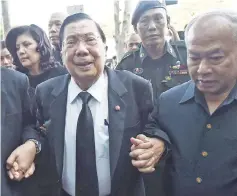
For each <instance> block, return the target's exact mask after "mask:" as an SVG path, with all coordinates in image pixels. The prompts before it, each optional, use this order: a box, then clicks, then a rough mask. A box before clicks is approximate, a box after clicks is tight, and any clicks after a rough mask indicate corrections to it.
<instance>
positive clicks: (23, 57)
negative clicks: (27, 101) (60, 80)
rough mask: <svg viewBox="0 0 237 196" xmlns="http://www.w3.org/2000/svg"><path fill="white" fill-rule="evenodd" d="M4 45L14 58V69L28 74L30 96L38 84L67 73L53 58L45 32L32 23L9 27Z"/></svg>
mask: <svg viewBox="0 0 237 196" xmlns="http://www.w3.org/2000/svg"><path fill="white" fill-rule="evenodd" d="M6 46H7V48H8V50H9V52H10V53H11V55H12V57H13V59H14V64H15V65H16V70H18V71H20V72H22V73H25V74H27V75H28V77H29V82H30V86H31V90H30V94H31V96H34V90H35V88H36V86H37V85H38V84H40V83H42V82H44V81H46V80H48V79H50V78H53V77H56V76H59V75H63V74H66V73H67V71H66V69H65V68H64V67H63V66H62V65H61V64H60V63H59V62H56V61H55V60H54V58H53V54H52V48H51V45H50V42H49V39H48V37H47V35H46V33H45V32H44V31H43V30H42V29H41V28H40V27H38V26H36V25H34V24H32V25H29V26H27V25H26V26H19V27H16V28H13V29H11V30H10V31H9V33H8V34H7V37H6Z"/></svg>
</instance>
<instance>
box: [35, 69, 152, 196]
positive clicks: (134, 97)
mask: <svg viewBox="0 0 237 196" xmlns="http://www.w3.org/2000/svg"><path fill="white" fill-rule="evenodd" d="M106 70H107V74H108V102H109V141H110V172H111V180H112V183H111V186H112V187H111V195H113V196H144V195H145V193H144V185H143V180H142V177H141V174H140V173H139V171H138V170H137V169H136V168H135V167H133V166H132V164H131V158H130V157H129V152H130V147H131V142H130V138H131V137H136V136H137V135H138V134H139V133H141V132H142V130H143V128H144V125H145V124H146V123H147V118H148V114H149V113H150V112H151V110H152V108H153V102H152V88H151V85H150V83H149V82H148V81H146V80H144V79H142V78H141V77H138V76H136V75H134V74H132V73H129V72H127V71H115V70H112V69H109V68H107V69H106ZM69 80H70V76H69V75H65V76H59V77H57V78H53V79H50V80H48V81H46V82H44V83H42V84H40V85H39V86H38V87H37V89H36V101H37V106H38V115H37V116H38V121H39V123H40V124H43V123H45V122H50V123H48V124H49V126H48V130H47V140H48V143H49V149H50V155H49V156H48V158H47V161H48V162H49V159H51V160H50V162H51V163H53V165H55V169H56V171H55V172H53V170H52V169H51V171H50V172H49V171H48V172H49V173H51V175H50V177H49V175H47V178H48V182H46V181H44V187H45V186H46V184H47V183H51V185H50V186H51V188H52V187H53V186H55V187H56V189H54V191H55V190H56V192H54V193H53V194H54V195H59V194H60V193H59V192H60V189H61V178H62V169H63V153H64V128H65V114H66V103H67V87H68V81H69ZM117 105H119V106H120V108H121V109H120V111H116V110H115V106H117ZM41 173H43V172H41ZM49 178H50V179H49ZM49 181H51V182H49ZM50 186H49V187H50ZM42 187H43V186H42ZM51 194H52V193H51Z"/></svg>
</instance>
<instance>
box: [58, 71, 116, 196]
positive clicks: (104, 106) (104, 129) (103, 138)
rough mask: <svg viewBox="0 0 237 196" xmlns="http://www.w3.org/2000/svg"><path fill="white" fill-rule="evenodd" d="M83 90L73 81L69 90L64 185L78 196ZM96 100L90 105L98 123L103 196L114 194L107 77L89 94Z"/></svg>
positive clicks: (102, 77)
mask: <svg viewBox="0 0 237 196" xmlns="http://www.w3.org/2000/svg"><path fill="white" fill-rule="evenodd" d="M80 92H82V90H81V89H80V87H79V86H78V85H77V84H76V83H75V81H74V79H73V78H71V81H70V82H69V86H68V95H67V112H66V122H65V141H64V164H63V175H62V185H63V189H64V190H65V191H66V192H67V193H68V194H70V195H72V196H75V180H76V177H75V173H76V130H77V120H78V116H79V114H80V112H81V109H82V100H81V99H80V97H79V96H78V94H79V93H80ZM87 92H88V93H90V94H91V95H92V96H93V97H92V98H91V100H90V101H89V103H88V105H89V107H90V109H91V113H92V117H93V122H94V136H95V148H96V151H95V152H96V169H97V175H98V181H99V195H100V196H105V195H108V194H110V190H111V177H110V159H109V133H108V126H107V125H105V119H106V120H107V121H108V77H107V74H106V73H104V74H102V75H101V76H100V78H99V79H98V80H97V81H96V83H94V84H93V85H92V86H91V87H90V88H89V89H88V90H87Z"/></svg>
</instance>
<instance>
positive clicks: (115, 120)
mask: <svg viewBox="0 0 237 196" xmlns="http://www.w3.org/2000/svg"><path fill="white" fill-rule="evenodd" d="M107 73H108V81H109V82H108V101H109V145H110V172H111V179H113V176H114V173H115V169H116V166H117V163H118V159H119V155H120V149H121V145H122V140H123V132H124V121H125V114H126V107H127V105H126V103H125V101H124V100H123V96H124V95H125V94H126V93H127V89H126V88H125V87H124V85H123V84H122V83H121V81H120V80H119V78H118V77H117V75H116V72H115V71H113V70H111V69H107ZM116 106H117V110H116ZM118 106H119V109H118Z"/></svg>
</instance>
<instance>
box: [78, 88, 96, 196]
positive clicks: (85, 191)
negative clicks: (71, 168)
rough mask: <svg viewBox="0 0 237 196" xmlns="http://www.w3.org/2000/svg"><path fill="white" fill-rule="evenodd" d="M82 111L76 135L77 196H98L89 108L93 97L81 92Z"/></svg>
mask: <svg viewBox="0 0 237 196" xmlns="http://www.w3.org/2000/svg"><path fill="white" fill-rule="evenodd" d="M79 97H80V98H81V100H82V110H81V113H80V115H79V117H78V121H77V134H76V196H98V195H99V190H98V178H97V171H96V157H95V139H94V124H93V118H92V114H91V110H90V108H89V106H88V102H89V100H90V99H91V98H92V96H91V95H90V94H89V93H87V92H81V93H80V94H79Z"/></svg>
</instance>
